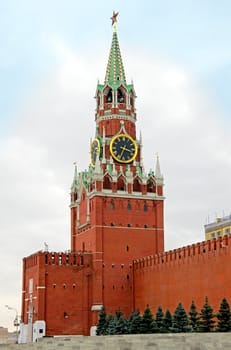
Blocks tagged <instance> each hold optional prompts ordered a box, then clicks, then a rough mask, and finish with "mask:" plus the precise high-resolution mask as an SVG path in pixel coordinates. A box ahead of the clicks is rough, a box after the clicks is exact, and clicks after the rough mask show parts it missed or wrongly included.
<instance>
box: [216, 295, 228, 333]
mask: <svg viewBox="0 0 231 350" xmlns="http://www.w3.org/2000/svg"><path fill="white" fill-rule="evenodd" d="M217 318H218V324H217V328H216V331H217V332H229V331H231V312H230V307H229V303H228V301H227V300H226V299H225V298H224V299H222V301H221V304H220V309H219V312H218V314H217Z"/></svg>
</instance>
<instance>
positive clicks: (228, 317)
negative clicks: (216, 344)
mask: <svg viewBox="0 0 231 350" xmlns="http://www.w3.org/2000/svg"><path fill="white" fill-rule="evenodd" d="M214 318H216V321H215V320H214ZM211 331H216V332H230V331H231V311H230V306H229V303H228V301H227V300H226V299H225V298H224V299H223V300H222V301H221V304H220V309H219V311H218V313H217V314H215V313H214V312H213V309H212V307H211V306H210V305H209V302H208V298H207V297H206V298H205V303H204V305H203V308H202V309H201V312H198V311H197V307H196V305H195V303H194V301H192V304H191V306H190V310H189V312H188V313H187V312H186V311H185V309H184V307H183V305H182V304H181V303H179V304H178V305H177V308H176V310H175V312H174V314H173V315H171V313H170V311H169V310H166V312H165V313H164V312H163V310H162V308H161V307H160V306H159V307H158V308H157V311H156V315H155V317H153V315H152V312H151V309H150V308H149V306H148V305H147V307H146V309H145V310H144V313H143V315H141V314H140V312H139V310H136V311H135V312H132V313H131V315H130V316H129V317H128V318H127V319H126V318H125V317H124V315H123V314H122V312H121V311H119V310H118V311H116V313H115V315H113V314H109V315H107V314H106V310H105V308H104V307H102V309H101V311H100V313H99V320H98V324H97V329H96V334H97V335H112V334H148V333H182V332H211Z"/></svg>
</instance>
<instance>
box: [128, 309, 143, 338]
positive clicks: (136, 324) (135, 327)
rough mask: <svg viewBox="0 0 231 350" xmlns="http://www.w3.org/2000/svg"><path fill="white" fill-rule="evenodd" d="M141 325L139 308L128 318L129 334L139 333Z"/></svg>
mask: <svg viewBox="0 0 231 350" xmlns="http://www.w3.org/2000/svg"><path fill="white" fill-rule="evenodd" d="M140 326H141V315H140V310H138V309H137V310H136V311H134V312H132V313H131V315H130V316H129V319H128V331H129V334H139V333H140Z"/></svg>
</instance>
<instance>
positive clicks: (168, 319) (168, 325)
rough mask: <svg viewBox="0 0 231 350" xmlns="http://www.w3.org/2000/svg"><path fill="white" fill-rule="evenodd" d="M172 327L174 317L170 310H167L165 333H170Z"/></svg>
mask: <svg viewBox="0 0 231 350" xmlns="http://www.w3.org/2000/svg"><path fill="white" fill-rule="evenodd" d="M171 327H172V315H171V312H170V311H169V310H166V312H165V315H164V319H163V333H170V332H171Z"/></svg>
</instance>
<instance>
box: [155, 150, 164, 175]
mask: <svg viewBox="0 0 231 350" xmlns="http://www.w3.org/2000/svg"><path fill="white" fill-rule="evenodd" d="M155 177H156V178H157V179H162V178H163V175H162V174H161V171H160V161H159V155H158V153H157V154H156V170H155Z"/></svg>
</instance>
